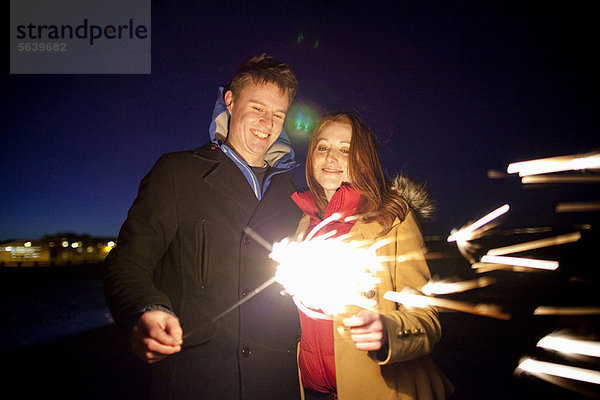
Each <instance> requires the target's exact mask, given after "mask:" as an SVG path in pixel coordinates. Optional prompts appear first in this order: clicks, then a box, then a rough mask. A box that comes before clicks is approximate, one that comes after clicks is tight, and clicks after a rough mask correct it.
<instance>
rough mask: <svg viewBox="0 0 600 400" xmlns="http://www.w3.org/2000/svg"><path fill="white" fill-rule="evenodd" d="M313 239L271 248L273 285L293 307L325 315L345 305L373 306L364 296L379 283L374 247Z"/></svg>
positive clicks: (286, 242) (319, 238)
mask: <svg viewBox="0 0 600 400" xmlns="http://www.w3.org/2000/svg"><path fill="white" fill-rule="evenodd" d="M313 236H314V235H308V236H307V239H306V240H303V241H301V242H295V241H289V240H283V241H281V242H279V243H275V244H274V245H273V252H272V253H271V255H270V257H271V258H273V259H274V260H275V261H277V262H278V263H279V266H278V267H277V273H276V275H275V276H276V280H277V282H279V283H280V284H281V285H283V287H284V288H285V290H286V291H287V292H288V293H289V294H290V295H291V296H292V297H294V301H296V302H297V304H298V303H301V304H302V305H304V306H305V307H308V308H312V309H315V310H322V311H323V312H324V313H326V314H329V315H333V314H339V313H342V312H344V309H345V307H346V306H349V305H356V306H359V307H363V308H372V307H373V306H375V304H376V301H375V300H373V299H368V298H366V297H365V296H364V294H365V293H367V292H368V291H369V290H372V289H373V288H375V287H376V285H377V284H378V283H379V278H377V276H376V275H377V273H378V272H379V271H380V270H381V269H382V266H381V264H380V262H379V260H378V258H377V256H376V253H375V248H374V247H373V246H371V247H365V246H364V243H360V242H358V241H354V242H345V241H343V240H340V238H329V239H324V238H323V236H320V237H316V238H313ZM309 237H310V238H312V239H311V240H308V238H309Z"/></svg>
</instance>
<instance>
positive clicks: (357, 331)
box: [342, 310, 386, 351]
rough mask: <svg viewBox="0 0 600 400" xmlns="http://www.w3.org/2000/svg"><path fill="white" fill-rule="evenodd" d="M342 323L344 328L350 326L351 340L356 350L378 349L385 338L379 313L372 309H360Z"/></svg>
mask: <svg viewBox="0 0 600 400" xmlns="http://www.w3.org/2000/svg"><path fill="white" fill-rule="evenodd" d="M342 323H343V324H344V326H345V327H346V328H350V334H351V335H352V341H353V342H354V345H355V346H356V348H357V349H358V350H364V351H376V350H379V349H380V348H381V346H382V345H383V343H384V341H385V340H386V335H385V327H384V326H383V321H382V320H381V315H379V313H376V312H374V311H368V310H361V311H359V312H358V314H356V315H354V316H352V317H349V318H346V319H344V320H343V321H342Z"/></svg>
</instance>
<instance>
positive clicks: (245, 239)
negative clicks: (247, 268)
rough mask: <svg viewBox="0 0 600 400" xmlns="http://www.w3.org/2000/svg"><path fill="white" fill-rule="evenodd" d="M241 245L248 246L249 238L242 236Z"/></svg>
mask: <svg viewBox="0 0 600 400" xmlns="http://www.w3.org/2000/svg"><path fill="white" fill-rule="evenodd" d="M242 243H243V244H245V245H248V243H250V238H249V237H248V236H244V239H242Z"/></svg>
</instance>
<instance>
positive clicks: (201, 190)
mask: <svg viewBox="0 0 600 400" xmlns="http://www.w3.org/2000/svg"><path fill="white" fill-rule="evenodd" d="M296 87H297V81H296V78H295V77H294V75H293V74H292V72H291V71H290V68H289V66H287V65H286V64H283V63H281V62H279V61H277V60H274V59H273V58H271V57H267V56H265V55H262V56H257V57H252V58H250V59H249V60H247V61H246V62H245V63H243V64H242V66H241V67H240V68H239V69H238V71H237V72H236V73H235V75H234V77H233V79H232V81H231V84H230V86H229V90H224V89H223V88H220V91H219V96H218V99H217V103H216V106H215V110H214V112H213V121H212V123H211V125H210V128H209V132H210V137H211V141H210V142H209V143H207V144H206V145H204V146H203V147H201V148H198V149H196V150H193V151H184V152H177V153H171V154H166V155H164V156H163V157H161V159H160V160H159V161H158V162H157V163H156V165H155V166H154V167H153V168H152V170H151V171H150V173H149V174H148V175H147V176H146V177H144V179H143V180H142V182H141V184H140V188H139V193H138V196H137V198H136V200H135V202H134V203H133V205H132V207H131V209H130V210H129V213H128V216H127V220H126V221H125V223H124V224H123V227H122V228H121V231H120V233H119V237H118V240H117V246H116V248H115V249H113V250H112V251H111V253H110V254H109V255H108V257H107V258H106V275H105V293H106V299H107V302H108V305H109V307H110V310H111V312H112V314H113V317H114V319H115V321H116V322H117V323H118V324H119V325H120V326H121V327H123V329H125V330H126V332H127V334H130V335H131V343H132V348H133V351H134V353H135V354H136V355H137V356H138V357H139V358H141V359H142V360H144V361H145V362H147V363H149V364H151V370H152V382H153V383H152V388H151V393H152V396H153V397H155V398H160V399H167V398H168V399H188V398H189V399H192V398H193V399H236V398H240V399H291V398H298V397H299V388H298V374H297V367H296V344H297V341H298V329H299V325H298V316H297V311H296V308H295V306H294V305H293V302H292V301H291V299H290V298H289V297H288V296H282V295H281V294H280V291H281V287H280V286H279V285H277V284H275V285H271V286H270V287H268V288H267V289H265V290H264V291H262V292H261V293H260V294H258V295H257V296H255V297H253V298H251V299H249V300H248V301H247V302H245V303H244V304H242V305H241V306H240V307H238V308H236V309H234V310H233V311H231V312H229V313H227V314H225V315H223V316H222V317H220V315H221V313H223V312H224V311H225V310H227V309H228V308H229V307H230V306H232V305H233V304H235V303H237V302H238V301H240V300H242V299H244V298H245V296H248V295H249V294H250V293H251V292H252V290H253V289H255V288H257V287H259V286H260V285H261V284H263V283H264V282H266V281H267V280H269V279H270V278H272V277H273V276H274V273H275V265H274V264H273V262H272V261H271V260H270V259H269V258H268V251H267V250H266V249H265V248H264V247H263V246H261V245H260V244H259V243H257V242H256V241H255V240H253V239H252V238H251V237H250V236H248V234H247V233H245V228H247V227H248V228H250V229H252V230H253V231H255V232H256V233H258V234H259V235H260V236H262V237H263V238H264V239H266V240H267V241H268V242H270V243H273V242H275V241H278V240H280V239H282V238H283V237H286V236H291V235H292V234H293V232H294V230H295V228H296V225H297V222H298V220H299V218H300V216H301V212H300V210H299V209H298V208H297V207H296V206H295V205H294V204H293V203H292V201H291V199H290V195H291V193H293V192H294V191H295V190H296V186H295V184H294V182H293V180H292V179H291V177H290V176H289V175H288V171H289V170H290V169H291V168H293V167H294V166H296V162H295V161H294V153H293V150H292V148H291V146H290V145H289V142H288V141H287V137H286V135H285V132H283V133H282V130H283V122H284V119H285V113H286V112H287V109H288V107H289V105H290V103H291V101H292V100H293V97H294V95H295V91H296ZM280 134H281V135H280Z"/></svg>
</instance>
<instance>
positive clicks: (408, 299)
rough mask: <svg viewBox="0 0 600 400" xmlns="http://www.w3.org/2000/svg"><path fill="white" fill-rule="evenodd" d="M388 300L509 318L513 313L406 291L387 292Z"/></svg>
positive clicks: (482, 305)
mask: <svg viewBox="0 0 600 400" xmlns="http://www.w3.org/2000/svg"><path fill="white" fill-rule="evenodd" d="M383 298H384V299H386V300H390V301H394V302H396V303H400V304H403V305H405V306H407V307H417V308H424V307H431V306H435V307H441V308H446V309H449V310H454V311H460V312H465V313H470V314H476V315H480V316H484V317H491V318H497V319H503V320H508V319H510V318H511V315H510V314H508V313H506V312H504V311H502V310H501V309H500V308H499V307H497V306H495V305H492V304H475V305H473V304H469V303H465V302H462V301H455V300H448V299H439V298H435V297H428V296H421V295H418V294H412V293H405V292H392V291H389V292H386V293H385V294H384V295H383Z"/></svg>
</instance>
